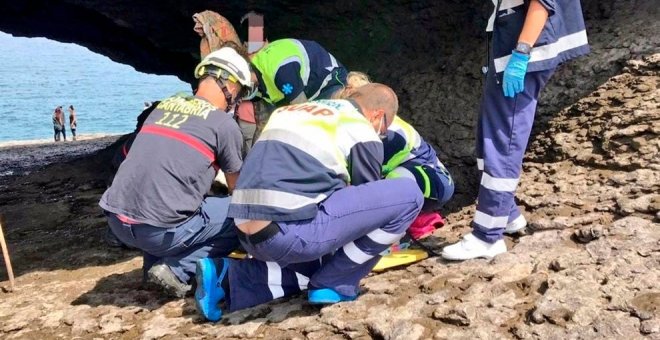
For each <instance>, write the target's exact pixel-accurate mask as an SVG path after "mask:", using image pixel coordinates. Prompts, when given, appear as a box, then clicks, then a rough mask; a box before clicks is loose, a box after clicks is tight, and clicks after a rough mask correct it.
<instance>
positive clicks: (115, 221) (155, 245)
mask: <svg viewBox="0 0 660 340" xmlns="http://www.w3.org/2000/svg"><path fill="white" fill-rule="evenodd" d="M229 201H230V197H207V198H205V199H204V201H203V202H202V205H201V207H200V208H199V210H197V212H196V213H195V214H194V215H193V216H191V217H190V218H189V219H188V220H187V221H185V222H184V223H182V224H181V225H179V226H177V227H175V228H161V227H156V226H152V225H148V224H129V223H125V222H122V221H121V220H120V219H119V218H118V217H117V215H115V214H113V213H110V212H106V216H107V218H108V224H109V225H110V228H111V229H112V232H113V233H114V234H115V235H116V236H117V238H118V239H119V240H121V241H122V242H124V243H125V244H127V245H129V246H132V247H135V248H138V249H140V250H142V251H143V254H144V262H143V270H144V273H146V272H147V271H148V270H149V268H151V266H153V265H154V264H155V263H158V262H162V263H164V264H166V265H168V266H169V267H170V269H172V271H173V272H174V274H176V276H177V277H178V278H179V279H180V280H181V281H182V282H189V281H190V278H191V277H193V276H194V275H195V263H196V262H197V260H199V259H202V258H205V257H225V256H227V255H229V253H231V252H232V251H234V250H235V249H237V248H238V246H239V244H240V243H239V241H238V237H237V235H236V228H235V226H234V220H233V219H227V212H228V210H229Z"/></svg>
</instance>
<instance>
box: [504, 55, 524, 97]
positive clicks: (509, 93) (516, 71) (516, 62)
mask: <svg viewBox="0 0 660 340" xmlns="http://www.w3.org/2000/svg"><path fill="white" fill-rule="evenodd" d="M527 63H529V55H526V54H523V53H520V52H518V51H513V53H511V59H509V63H508V64H507V65H506V69H505V70H504V82H503V83H502V89H503V90H504V96H505V97H509V98H513V97H515V96H516V94H518V93H520V92H522V91H523V90H524V89H525V73H527Z"/></svg>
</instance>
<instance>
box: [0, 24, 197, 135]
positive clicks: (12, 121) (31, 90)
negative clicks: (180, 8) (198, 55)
mask: <svg viewBox="0 0 660 340" xmlns="http://www.w3.org/2000/svg"><path fill="white" fill-rule="evenodd" d="M191 72H192V70H191ZM190 90H191V89H190V85H189V84H188V83H185V82H183V81H181V80H179V79H178V78H177V77H175V76H161V75H154V74H146V73H141V72H138V71H136V70H135V69H134V68H133V67H132V66H129V65H124V64H119V63H116V62H114V61H112V60H110V58H108V57H106V56H103V55H101V54H98V53H95V52H92V51H90V50H88V49H87V48H86V47H83V46H80V45H76V44H72V43H61V42H57V41H53V40H49V39H45V38H23V37H13V36H11V35H9V34H6V33H3V32H0V92H1V93H3V95H2V96H1V97H0V117H3V119H5V122H7V123H8V124H6V125H5V128H3V129H0V142H8V141H30V140H53V123H52V114H53V111H54V110H55V108H56V107H57V106H60V105H61V106H62V107H63V108H64V109H65V110H64V112H65V118H66V134H67V139H69V140H70V139H71V131H70V129H69V112H68V107H69V105H73V106H74V107H75V109H76V113H77V119H78V128H77V134H78V135H81V136H82V135H114V134H124V133H129V132H131V131H133V129H135V123H136V121H135V119H136V117H137V116H138V114H140V112H141V111H142V109H143V107H144V102H147V101H154V100H160V99H163V98H166V97H168V96H170V95H172V94H175V93H177V92H181V91H185V92H189V91H190Z"/></svg>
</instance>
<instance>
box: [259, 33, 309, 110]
mask: <svg viewBox="0 0 660 340" xmlns="http://www.w3.org/2000/svg"><path fill="white" fill-rule="evenodd" d="M291 61H296V62H298V63H300V77H301V78H302V81H303V85H304V86H307V81H308V80H309V57H308V56H307V51H305V48H304V47H303V45H302V44H301V43H300V41H298V40H296V39H281V40H276V41H273V42H271V43H269V44H268V46H266V47H265V48H263V49H261V50H260V51H259V52H257V54H256V55H255V56H254V58H252V66H253V67H255V68H256V69H257V70H259V72H260V73H261V79H260V81H261V82H263V86H264V87H265V88H266V91H267V92H268V97H266V96H265V94H262V98H263V99H264V100H265V101H266V102H268V103H270V104H273V105H274V104H276V103H278V102H279V101H281V100H282V99H284V93H282V91H281V90H280V89H279V88H277V85H275V75H276V74H277V70H279V68H280V66H282V65H285V64H288V63H289V62H291Z"/></svg>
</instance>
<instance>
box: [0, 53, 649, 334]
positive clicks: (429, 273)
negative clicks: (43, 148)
mask: <svg viewBox="0 0 660 340" xmlns="http://www.w3.org/2000/svg"><path fill="white" fill-rule="evenodd" d="M659 82H660V54H655V55H649V56H647V57H645V58H643V59H640V60H634V61H631V62H629V63H627V64H626V65H625V66H624V68H623V72H622V73H621V74H620V75H618V76H616V77H613V78H612V79H610V80H609V81H607V82H605V83H604V84H603V85H601V86H600V87H599V88H598V89H596V90H595V91H594V92H593V93H592V94H591V95H589V96H587V97H585V98H583V99H581V100H579V101H578V102H577V103H575V104H574V105H571V106H569V107H567V108H565V109H564V110H561V111H560V112H559V113H557V114H556V115H555V116H554V118H553V120H551V121H549V122H548V126H549V130H548V132H546V133H542V134H539V135H538V137H537V138H536V139H535V140H534V143H533V148H532V151H531V152H530V153H529V154H528V158H529V159H530V161H528V162H527V163H526V165H525V167H524V172H523V178H522V182H521V185H520V189H519V191H518V199H519V203H520V205H521V207H522V208H523V209H524V210H525V214H526V216H527V218H528V220H529V221H530V226H529V228H528V233H527V234H526V235H523V236H520V237H515V238H508V239H507V240H506V241H507V244H508V246H509V248H510V251H509V252H508V253H506V254H503V255H500V256H498V257H497V258H495V259H494V260H492V261H490V262H489V261H486V260H472V261H466V262H463V263H449V262H445V261H443V260H441V259H438V258H433V257H432V258H429V259H426V260H424V261H422V262H420V263H417V264H415V265H412V266H409V267H407V268H403V269H399V270H391V271H388V272H385V273H382V274H377V275H371V276H369V277H368V278H366V279H365V280H364V282H363V289H364V293H363V294H362V295H361V296H360V298H359V299H358V300H357V301H355V302H351V303H341V304H337V305H333V306H327V307H323V308H317V307H313V306H310V305H308V304H306V301H305V298H304V296H301V297H297V298H292V299H289V300H284V301H282V300H278V301H274V302H272V303H269V304H266V305H263V306H259V307H255V308H252V309H248V310H243V311H239V312H235V313H232V314H228V315H226V316H225V317H224V318H223V320H222V321H221V322H219V323H217V324H210V323H205V322H203V320H202V319H201V318H200V316H199V315H197V313H196V312H195V309H194V302H193V300H192V299H190V298H188V299H184V300H170V299H167V298H164V297H162V296H161V295H160V293H159V292H156V291H152V290H148V289H146V288H144V287H142V286H141V285H140V279H141V272H140V267H141V259H140V257H139V256H138V254H137V253H136V252H131V251H127V250H121V249H108V248H106V247H105V246H104V245H103V244H102V243H101V241H100V239H101V235H102V233H103V230H104V227H105V222H104V219H103V216H102V214H101V213H100V211H99V210H98V208H97V207H96V202H97V200H98V198H99V195H100V194H101V193H102V192H103V190H104V188H105V187H104V181H103V178H102V176H101V175H100V173H99V172H98V171H97V170H96V169H97V168H96V166H97V162H98V161H99V160H98V159H96V158H98V157H101V156H94V157H91V158H88V159H84V160H82V161H80V162H77V163H76V164H75V165H72V164H56V165H51V166H49V167H46V168H45V169H43V170H39V171H36V172H34V173H32V174H29V175H26V176H23V177H15V178H11V179H10V180H9V181H8V182H7V183H5V184H4V185H6V188H8V190H4V191H3V192H1V193H0V202H2V210H3V214H4V215H5V232H6V234H7V237H8V241H9V244H10V247H11V251H12V255H13V259H14V266H15V271H16V274H17V276H18V279H17V283H18V288H17V290H16V291H15V292H13V293H9V292H2V293H0V297H1V298H0V325H2V327H0V337H2V338H8V339H34V338H43V339H50V338H73V337H79V338H97V337H98V338H121V339H133V338H141V339H179V338H182V337H189V338H198V339H214V338H231V339H252V338H268V339H346V338H349V339H368V338H377V339H430V338H433V339H456V338H465V339H537V338H538V339H546V338H557V339H569V338H588V339H592V338H597V339H613V338H628V339H638V338H649V339H652V338H657V337H658V335H659V334H660V326H659V321H658V320H660V290H659V289H658V282H660V242H659V241H658V240H660V224H659V220H658V217H657V215H658V211H659V210H658V197H657V195H658V192H660V158H659V157H658V141H659V140H660V138H659V137H658V134H659V130H658V128H657V124H658V119H660V113H659V111H658V105H659V103H658V99H659V97H660V96H658V91H659V89H658V84H659ZM642 85H644V86H642ZM640 86H641V88H642V89H643V91H639V88H640ZM602 98H609V99H608V103H610V104H607V105H601V104H598V100H600V99H602ZM613 102H617V103H620V104H618V105H616V106H613V105H612V104H611V103H613ZM629 102H633V103H635V105H633V107H631V105H627V104H626V103H629ZM635 112H637V113H635ZM586 121H588V122H590V124H587V125H585V124H586V123H583V122H586ZM633 127H634V128H633ZM585 128H586V130H587V131H586V133H585V132H584V129H585ZM621 131H634V132H630V133H629V132H625V133H622V132H621ZM558 136H560V137H561V138H559V137H558ZM622 136H624V137H622ZM606 141H609V142H606ZM545 150H548V152H546V151H545ZM585 150H587V151H585ZM587 154H589V155H591V156H588V157H587V156H586V155H587ZM541 159H543V160H545V161H543V162H541V161H538V160H541ZM74 166H75V167H76V169H77V172H76V173H75V175H74V174H73V173H72V172H71V171H70V169H72V167H74ZM54 181H56V183H55V184H53V182H54ZM64 193H69V196H66V195H64ZM473 211H474V206H473V205H471V206H466V207H464V208H462V209H461V210H459V211H457V212H455V213H452V214H449V216H448V219H449V223H448V225H449V227H446V228H443V229H440V230H438V231H436V233H435V234H434V235H433V236H432V237H430V238H429V239H428V240H427V241H425V243H426V244H427V245H428V246H430V247H432V248H434V249H436V250H439V249H440V248H441V247H442V245H444V244H446V243H448V242H454V241H455V240H457V239H458V237H459V236H460V235H462V234H464V233H465V232H466V231H467V230H468V225H469V222H470V215H471V214H472V213H473ZM4 275H5V272H4V268H3V269H1V270H0V277H3V278H4V277H5V276H4ZM4 285H5V286H6V282H5V283H4Z"/></svg>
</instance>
